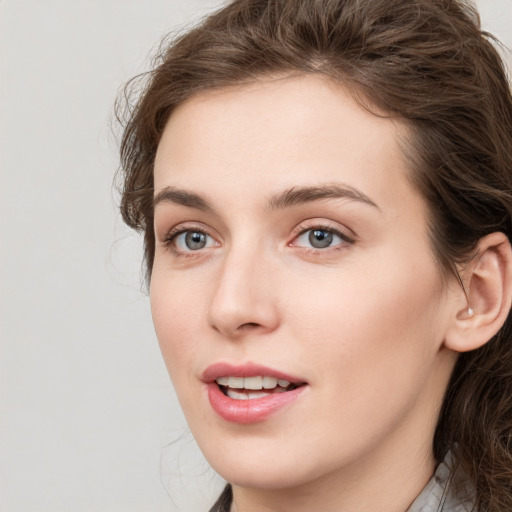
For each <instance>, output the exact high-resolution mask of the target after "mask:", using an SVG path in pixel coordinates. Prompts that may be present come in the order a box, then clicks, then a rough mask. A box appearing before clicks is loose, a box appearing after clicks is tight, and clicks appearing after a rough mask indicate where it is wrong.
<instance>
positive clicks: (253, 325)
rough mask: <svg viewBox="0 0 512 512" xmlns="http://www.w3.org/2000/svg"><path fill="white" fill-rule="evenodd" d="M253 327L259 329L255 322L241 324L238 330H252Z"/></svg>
mask: <svg viewBox="0 0 512 512" xmlns="http://www.w3.org/2000/svg"><path fill="white" fill-rule="evenodd" d="M254 327H260V324H257V323H256V322H247V323H245V324H242V325H241V326H240V327H239V328H240V329H245V328H249V329H252V328H254Z"/></svg>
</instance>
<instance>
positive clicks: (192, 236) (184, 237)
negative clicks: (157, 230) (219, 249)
mask: <svg viewBox="0 0 512 512" xmlns="http://www.w3.org/2000/svg"><path fill="white" fill-rule="evenodd" d="M214 243H215V242H214V240H213V238H212V237H211V236H210V235H208V234H207V233H203V232H202V231H183V232H182V233H180V234H179V235H177V236H176V237H175V238H174V244H175V246H176V248H177V249H178V250H179V251H183V252H189V251H199V250H201V249H204V248H207V247H211V246H212V245H214Z"/></svg>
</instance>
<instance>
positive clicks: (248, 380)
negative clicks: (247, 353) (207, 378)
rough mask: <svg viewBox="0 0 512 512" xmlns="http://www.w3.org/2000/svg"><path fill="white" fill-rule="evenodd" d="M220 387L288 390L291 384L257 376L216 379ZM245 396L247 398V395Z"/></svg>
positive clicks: (273, 378) (281, 380)
mask: <svg viewBox="0 0 512 512" xmlns="http://www.w3.org/2000/svg"><path fill="white" fill-rule="evenodd" d="M216 382H217V384H219V386H226V387H227V388H230V389H250V390H255V391H258V390H261V389H274V388H276V387H277V386H280V387H282V388H287V387H288V386H289V385H290V382H289V381H287V380H284V379H276V378H275V377H266V376H265V377H262V376H261V375H256V376H254V377H245V378H244V377H218V378H217V379H216ZM244 396H247V394H245V395H244Z"/></svg>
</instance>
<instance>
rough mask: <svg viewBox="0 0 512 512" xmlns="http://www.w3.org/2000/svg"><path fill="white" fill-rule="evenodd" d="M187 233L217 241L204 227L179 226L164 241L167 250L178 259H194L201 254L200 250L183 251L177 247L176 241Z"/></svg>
mask: <svg viewBox="0 0 512 512" xmlns="http://www.w3.org/2000/svg"><path fill="white" fill-rule="evenodd" d="M185 233H199V234H202V235H205V236H207V237H209V238H211V239H212V240H215V238H214V237H213V236H211V235H210V234H209V233H208V232H207V231H206V230H205V229H204V228H203V227H199V226H177V227H175V228H173V229H171V230H170V231H169V233H168V234H167V235H166V237H165V239H164V240H163V242H162V243H163V245H164V247H165V248H166V249H168V250H170V251H171V252H172V253H173V254H174V256H177V257H183V258H193V257H195V256H198V255H199V254H200V253H201V250H200V249H198V250H196V251H194V250H188V251H183V250H180V249H178V248H177V247H176V241H177V239H178V237H179V236H181V235H183V234H185Z"/></svg>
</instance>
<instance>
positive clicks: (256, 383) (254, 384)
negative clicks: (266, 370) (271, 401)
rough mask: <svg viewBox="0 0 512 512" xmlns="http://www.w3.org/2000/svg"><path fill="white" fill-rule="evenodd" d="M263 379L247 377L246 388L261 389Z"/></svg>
mask: <svg viewBox="0 0 512 512" xmlns="http://www.w3.org/2000/svg"><path fill="white" fill-rule="evenodd" d="M262 381H263V377H260V376H258V377H245V379H244V388H245V389H261V388H262Z"/></svg>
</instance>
